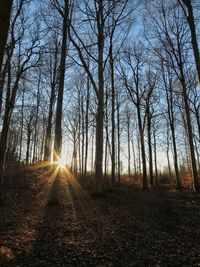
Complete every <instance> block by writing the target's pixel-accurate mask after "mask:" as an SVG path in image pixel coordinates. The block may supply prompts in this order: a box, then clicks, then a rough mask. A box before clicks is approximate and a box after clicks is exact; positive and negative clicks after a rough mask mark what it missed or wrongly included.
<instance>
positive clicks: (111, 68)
mask: <svg viewBox="0 0 200 267" xmlns="http://www.w3.org/2000/svg"><path fill="white" fill-rule="evenodd" d="M110 71H111V90H112V117H111V120H112V139H111V140H112V141H111V142H112V146H111V147H112V153H111V165H112V166H111V187H112V188H113V187H114V186H115V80H114V59H113V43H112V40H111V43H110Z"/></svg>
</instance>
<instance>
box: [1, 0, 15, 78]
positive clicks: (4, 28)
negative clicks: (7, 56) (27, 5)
mask: <svg viewBox="0 0 200 267" xmlns="http://www.w3.org/2000/svg"><path fill="white" fill-rule="evenodd" d="M12 5H13V0H0V73H1V70H2V64H3V57H4V52H5V47H6V42H7V38H8V31H9V26H10V16H11V10H12Z"/></svg>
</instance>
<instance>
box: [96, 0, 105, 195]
mask: <svg viewBox="0 0 200 267" xmlns="http://www.w3.org/2000/svg"><path fill="white" fill-rule="evenodd" d="M97 21H98V82H99V85H98V100H97V101H98V104H97V105H98V107H97V115H96V159H95V181H96V186H95V187H96V188H95V191H96V192H97V193H101V192H102V190H103V172H102V162H103V121H104V16H103V1H102V0H99V1H98V11H97Z"/></svg>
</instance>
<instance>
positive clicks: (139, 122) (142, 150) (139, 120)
mask: <svg viewBox="0 0 200 267" xmlns="http://www.w3.org/2000/svg"><path fill="white" fill-rule="evenodd" d="M137 116H138V126H139V133H140V145H141V156H142V176H143V189H144V190H146V189H148V180H147V167H146V155H145V143H144V129H143V125H142V119H141V110H140V107H139V106H137Z"/></svg>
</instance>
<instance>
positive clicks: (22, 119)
mask: <svg viewBox="0 0 200 267" xmlns="http://www.w3.org/2000/svg"><path fill="white" fill-rule="evenodd" d="M24 95H25V84H24V85H23V92H22V109H21V114H22V117H21V131H20V144H19V162H20V161H21V157H22V141H23V131H24Z"/></svg>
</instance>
